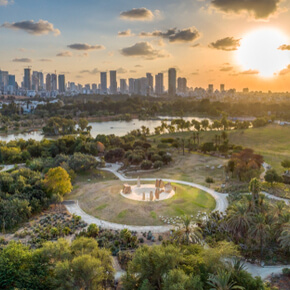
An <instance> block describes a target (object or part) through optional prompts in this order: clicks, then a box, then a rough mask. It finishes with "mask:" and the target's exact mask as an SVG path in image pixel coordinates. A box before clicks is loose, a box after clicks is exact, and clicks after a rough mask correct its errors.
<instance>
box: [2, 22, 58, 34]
mask: <svg viewBox="0 0 290 290" xmlns="http://www.w3.org/2000/svg"><path fill="white" fill-rule="evenodd" d="M1 27H4V28H10V29H14V30H24V31H26V32H27V33H29V34H33V35H45V34H48V33H50V32H52V33H53V34H54V35H55V36H57V35H59V34H60V31H59V29H56V28H54V26H53V24H52V23H49V22H48V21H46V20H42V19H40V20H39V21H38V22H34V21H33V20H27V21H21V22H13V23H8V22H5V23H4V24H2V25H1Z"/></svg>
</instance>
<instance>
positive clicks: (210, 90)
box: [208, 84, 213, 94]
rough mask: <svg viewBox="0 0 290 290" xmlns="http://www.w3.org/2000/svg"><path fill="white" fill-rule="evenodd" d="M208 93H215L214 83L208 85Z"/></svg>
mask: <svg viewBox="0 0 290 290" xmlns="http://www.w3.org/2000/svg"><path fill="white" fill-rule="evenodd" d="M208 93H210V94H212V93H213V85H212V84H209V85H208Z"/></svg>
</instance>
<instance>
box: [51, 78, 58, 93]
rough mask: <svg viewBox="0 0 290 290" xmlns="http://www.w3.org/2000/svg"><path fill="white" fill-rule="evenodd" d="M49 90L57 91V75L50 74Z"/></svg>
mask: <svg viewBox="0 0 290 290" xmlns="http://www.w3.org/2000/svg"><path fill="white" fill-rule="evenodd" d="M51 90H52V91H57V75H56V74H51Z"/></svg>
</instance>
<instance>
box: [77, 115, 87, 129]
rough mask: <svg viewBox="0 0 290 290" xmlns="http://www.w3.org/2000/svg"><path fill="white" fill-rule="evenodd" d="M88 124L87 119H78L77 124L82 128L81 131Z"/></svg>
mask: <svg viewBox="0 0 290 290" xmlns="http://www.w3.org/2000/svg"><path fill="white" fill-rule="evenodd" d="M88 124H89V122H88V120H87V119H83V118H81V119H79V122H78V125H79V127H80V129H81V130H82V132H83V131H85V129H86V128H87V127H88Z"/></svg>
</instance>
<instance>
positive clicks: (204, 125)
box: [201, 119, 209, 131]
mask: <svg viewBox="0 0 290 290" xmlns="http://www.w3.org/2000/svg"><path fill="white" fill-rule="evenodd" d="M201 125H202V128H203V129H204V130H205V131H206V130H207V128H208V126H209V121H208V120H207V119H205V120H202V121H201Z"/></svg>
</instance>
